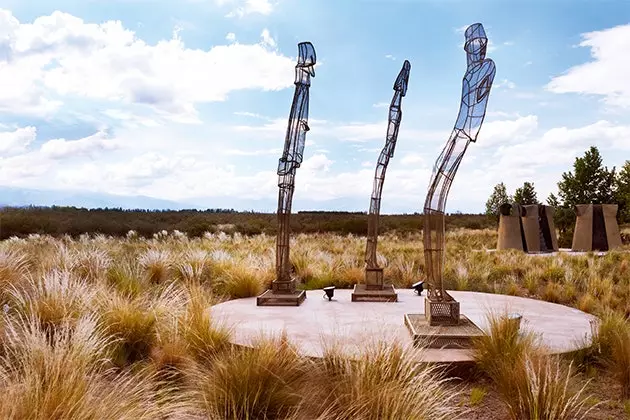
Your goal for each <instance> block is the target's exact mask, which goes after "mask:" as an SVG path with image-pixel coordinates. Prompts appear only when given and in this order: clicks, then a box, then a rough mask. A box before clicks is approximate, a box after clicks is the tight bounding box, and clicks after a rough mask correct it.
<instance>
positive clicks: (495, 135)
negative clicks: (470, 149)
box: [476, 115, 538, 148]
mask: <svg viewBox="0 0 630 420" xmlns="http://www.w3.org/2000/svg"><path fill="white" fill-rule="evenodd" d="M537 128H538V117H537V116H536V115H527V116H525V117H519V118H516V119H513V120H496V121H489V122H486V123H485V124H484V125H483V127H482V128H481V131H480V134H479V138H478V140H477V145H476V147H481V148H488V147H496V146H497V145H500V144H507V143H514V142H515V141H518V140H522V139H524V138H526V137H527V136H529V135H530V134H531V133H532V132H533V131H534V130H536V129H537Z"/></svg>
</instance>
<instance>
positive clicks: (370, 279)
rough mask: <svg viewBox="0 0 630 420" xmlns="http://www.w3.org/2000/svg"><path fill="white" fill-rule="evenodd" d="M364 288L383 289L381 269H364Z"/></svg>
mask: <svg viewBox="0 0 630 420" xmlns="http://www.w3.org/2000/svg"><path fill="white" fill-rule="evenodd" d="M365 288H366V289H367V290H382V289H383V269H382V268H380V267H377V268H366V269H365Z"/></svg>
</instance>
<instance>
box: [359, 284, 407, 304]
mask: <svg viewBox="0 0 630 420" xmlns="http://www.w3.org/2000/svg"><path fill="white" fill-rule="evenodd" d="M352 301H353V302H398V294H397V293H396V290H395V289H394V286H393V285H391V284H386V285H383V286H381V287H379V288H378V289H374V288H370V287H369V285H365V284H355V285H354V291H353V292H352Z"/></svg>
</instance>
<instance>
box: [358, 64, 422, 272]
mask: <svg viewBox="0 0 630 420" xmlns="http://www.w3.org/2000/svg"><path fill="white" fill-rule="evenodd" d="M410 70H411V64H410V63H409V61H407V60H405V62H404V63H403V66H402V69H401V70H400V73H398V77H397V78H396V81H395V82H394V87H393V89H394V97H393V98H392V101H391V103H390V105H389V124H388V125H387V136H386V137H385V146H384V147H383V150H381V154H380V155H379V157H378V162H377V164H376V171H375V173H374V186H373V188H372V197H371V198H370V212H369V215H368V234H367V245H366V249H365V262H366V264H367V268H379V266H378V262H377V261H376V244H377V241H378V219H379V215H380V212H381V195H382V193H383V184H384V182H385V173H386V172H387V165H388V164H389V160H390V159H391V158H393V157H394V150H395V148H396V141H397V140H398V129H399V128H400V121H401V120H402V110H401V108H400V106H401V104H402V98H403V97H404V96H405V95H406V94H407V85H408V84H409V71H410Z"/></svg>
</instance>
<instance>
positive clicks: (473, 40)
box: [424, 23, 496, 323]
mask: <svg viewBox="0 0 630 420" xmlns="http://www.w3.org/2000/svg"><path fill="white" fill-rule="evenodd" d="M464 35H465V38H466V41H465V44H464V50H465V51H466V62H467V69H466V73H465V75H464V78H463V80H462V97H461V104H460V109H459V114H458V117H457V121H456V122H455V127H454V129H453V131H452V133H451V135H450V137H449V139H448V141H447V142H446V145H445V146H444V149H443V150H442V152H441V154H440V155H439V157H438V159H437V161H436V163H435V166H434V168H433V173H432V176H431V180H430V182H429V191H428V194H427V196H426V200H425V203H424V259H425V268H426V272H427V280H428V283H429V292H428V295H429V301H431V302H448V301H453V299H452V297H450V296H449V295H448V294H446V292H445V291H444V284H443V278H442V275H443V262H444V210H445V207H446V199H447V197H448V193H449V190H450V188H451V185H452V183H453V178H454V177H455V174H456V172H457V169H458V168H459V165H460V163H461V160H462V158H463V157H464V154H465V153H466V149H467V148H468V145H469V144H470V142H475V141H476V140H477V135H478V134H479V130H480V129H481V125H482V123H483V120H484V118H485V115H486V107H487V105H488V97H489V94H490V89H491V87H492V83H493V81H494V76H495V72H496V68H495V65H494V62H493V61H492V60H491V59H489V58H486V48H487V45H488V38H487V37H486V33H485V31H484V29H483V25H482V24H481V23H475V24H473V25H471V26H469V27H468V28H467V29H466V31H465V33H464ZM436 308H437V306H436ZM446 312H448V314H446V315H445V316H448V317H450V318H452V319H455V318H456V317H457V320H455V321H454V322H457V321H458V318H459V310H457V311H455V308H450V310H449V311H446ZM455 312H457V313H455ZM428 316H429V317H430V319H433V318H431V315H430V314H428ZM437 319H438V318H434V320H436V321H437ZM447 323H448V321H447Z"/></svg>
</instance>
